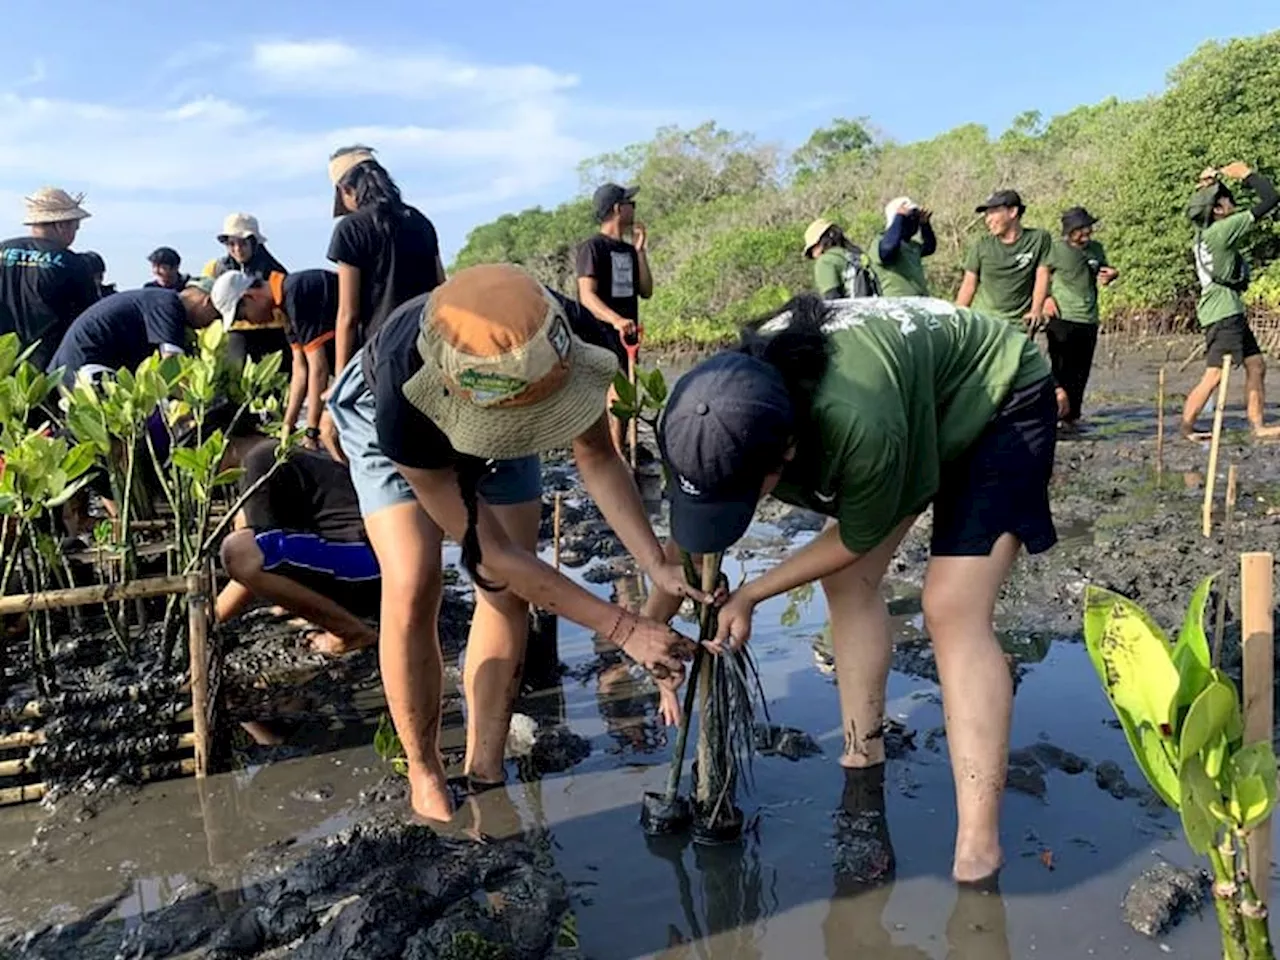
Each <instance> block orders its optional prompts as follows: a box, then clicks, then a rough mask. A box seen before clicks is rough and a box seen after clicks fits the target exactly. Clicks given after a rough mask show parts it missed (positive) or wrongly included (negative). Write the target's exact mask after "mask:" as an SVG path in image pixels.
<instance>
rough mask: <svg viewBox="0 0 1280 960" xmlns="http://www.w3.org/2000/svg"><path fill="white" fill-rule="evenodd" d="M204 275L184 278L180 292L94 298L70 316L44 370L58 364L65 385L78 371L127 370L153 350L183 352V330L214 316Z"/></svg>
mask: <svg viewBox="0 0 1280 960" xmlns="http://www.w3.org/2000/svg"><path fill="white" fill-rule="evenodd" d="M210 288H211V284H210V282H209V280H208V279H207V278H205V279H202V280H198V281H194V282H192V283H191V284H188V285H187V286H186V287H185V288H184V289H183V290H182V292H181V293H175V292H174V291H172V290H159V289H156V288H151V289H147V288H143V289H140V290H126V291H125V292H124V293H117V294H115V295H114V296H111V297H107V298H106V299H105V300H99V301H98V302H97V303H95V304H94V305H93V306H91V307H90V308H89V309H88V310H86V311H85V312H84V313H82V314H80V316H78V317H76V319H75V321H74V322H73V323H72V324H71V328H70V329H69V330H67V335H66V336H65V337H63V338H62V343H61V344H60V345H59V347H58V349H57V352H56V353H54V355H53V359H51V360H50V361H49V364H48V368H47V369H48V371H49V372H50V373H52V372H53V371H55V370H58V369H61V370H62V376H63V381H64V382H65V383H66V384H67V385H68V386H70V385H71V384H73V383H74V382H75V380H76V377H77V376H78V375H79V374H84V375H86V376H88V377H90V378H94V377H99V376H102V375H104V374H106V375H111V374H114V373H115V372H116V371H117V370H119V369H120V368H121V367H123V368H125V369H127V370H130V371H132V370H133V369H134V368H135V367H137V366H138V364H140V363H142V361H143V360H145V359H147V357H149V356H151V355H152V354H153V353H156V352H157V351H158V352H159V353H160V355H161V356H174V355H177V354H181V353H184V352H185V350H186V344H187V331H188V330H189V329H190V330H202V329H204V328H205V327H207V326H208V325H209V324H211V323H213V322H214V321H215V320H217V319H218V314H217V311H216V310H214V308H213V302H212V300H211V299H210Z"/></svg>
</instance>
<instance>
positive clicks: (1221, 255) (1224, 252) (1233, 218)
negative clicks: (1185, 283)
mask: <svg viewBox="0 0 1280 960" xmlns="http://www.w3.org/2000/svg"><path fill="white" fill-rule="evenodd" d="M1208 172H1210V171H1206V173H1208ZM1217 173H1218V174H1221V175H1223V176H1227V177H1230V178H1232V179H1233V180H1240V181H1242V182H1243V183H1244V185H1245V186H1246V187H1248V188H1249V189H1250V190H1252V191H1253V192H1254V193H1256V194H1257V195H1258V202H1257V203H1255V204H1254V205H1253V207H1252V209H1249V210H1238V209H1237V208H1236V201H1235V195H1234V194H1233V193H1232V192H1231V190H1230V189H1229V188H1228V187H1227V185H1226V184H1224V183H1222V182H1221V180H1220V179H1218V178H1217V177H1216V176H1215V177H1214V178H1213V179H1212V180H1211V181H1210V182H1209V185H1208V186H1204V187H1201V188H1200V189H1199V190H1197V191H1196V193H1195V194H1194V195H1193V196H1192V198H1191V202H1190V203H1189V204H1188V205H1187V217H1188V218H1189V219H1190V220H1191V222H1192V224H1194V226H1195V231H1196V235H1195V241H1194V243H1193V244H1192V248H1191V250H1192V254H1193V257H1194V262H1195V267H1196V278H1197V279H1198V280H1199V281H1200V299H1199V301H1198V302H1197V304H1196V318H1197V319H1198V320H1199V322H1200V328H1201V329H1202V330H1204V336H1205V371H1204V376H1203V377H1202V378H1201V379H1200V382H1199V383H1198V384H1196V385H1195V386H1194V387H1193V388H1192V389H1191V392H1190V393H1188V394H1187V402H1186V405H1185V406H1184V407H1183V408H1182V435H1183V436H1184V437H1188V438H1197V434H1196V432H1195V429H1196V420H1197V418H1198V417H1199V416H1200V411H1201V410H1203V409H1204V405H1205V404H1206V403H1208V402H1209V398H1210V397H1211V396H1213V394H1214V392H1215V391H1216V390H1217V389H1218V383H1219V382H1220V381H1221V379H1222V363H1223V357H1225V356H1228V355H1229V356H1230V357H1231V360H1232V362H1233V363H1234V364H1237V365H1239V364H1243V365H1244V392H1245V408H1246V412H1247V414H1248V417H1249V425H1250V427H1252V428H1253V435H1254V437H1255V438H1258V439H1268V440H1269V439H1274V438H1276V437H1280V427H1268V426H1266V425H1265V424H1264V417H1265V409H1266V385H1265V377H1266V369H1267V368H1266V362H1265V360H1264V359H1263V356H1262V350H1261V349H1260V348H1259V347H1258V341H1257V338H1255V337H1254V335H1253V329H1252V328H1251V327H1250V326H1249V320H1248V317H1247V316H1246V315H1245V307H1244V291H1245V290H1247V289H1248V287H1249V264H1248V262H1247V261H1246V260H1245V257H1244V254H1243V253H1242V252H1241V248H1242V247H1244V245H1245V243H1246V242H1247V241H1248V239H1249V236H1250V234H1251V233H1252V232H1253V227H1254V225H1255V224H1256V223H1257V222H1258V221H1259V220H1261V219H1262V218H1263V217H1266V216H1269V215H1270V214H1271V213H1273V212H1274V211H1275V209H1276V207H1277V206H1278V205H1280V196H1277V194H1276V189H1275V187H1274V186H1273V185H1272V183H1271V181H1270V180H1268V179H1267V178H1266V177H1264V176H1262V174H1260V173H1257V172H1256V171H1254V170H1251V169H1250V168H1249V166H1248V165H1247V164H1244V163H1241V162H1239V161H1236V162H1235V163H1230V164H1228V165H1227V166H1225V167H1223V168H1222V169H1221V170H1219V171H1217ZM1201 179H1202V180H1206V179H1208V178H1206V177H1205V176H1204V174H1202V175H1201Z"/></svg>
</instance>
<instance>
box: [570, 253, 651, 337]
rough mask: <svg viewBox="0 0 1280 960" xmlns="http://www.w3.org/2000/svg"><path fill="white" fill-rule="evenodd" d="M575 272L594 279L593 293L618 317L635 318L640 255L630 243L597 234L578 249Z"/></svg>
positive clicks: (637, 317)
mask: <svg viewBox="0 0 1280 960" xmlns="http://www.w3.org/2000/svg"><path fill="white" fill-rule="evenodd" d="M577 274H578V276H579V277H593V278H595V281H596V293H597V295H599V297H600V299H601V300H603V301H604V302H605V305H606V306H608V307H609V309H610V310H612V311H614V312H615V313H617V314H618V316H620V317H624V318H625V319H627V320H637V319H639V317H640V296H639V294H638V293H637V291H636V283H637V282H638V281H639V279H640V256H639V254H637V253H636V248H635V247H633V246H632V245H631V244H629V243H624V242H623V241H622V240H615V239H613V237H606V236H605V235H604V234H603V233H597V234H596V235H595V236H594V237H592V238H591V239H590V240H587V241H586V242H584V243H583V244H582V246H580V247H579V248H578V262H577Z"/></svg>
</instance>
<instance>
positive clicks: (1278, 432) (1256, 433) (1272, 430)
mask: <svg viewBox="0 0 1280 960" xmlns="http://www.w3.org/2000/svg"><path fill="white" fill-rule="evenodd" d="M1253 439H1255V440H1262V441H1266V440H1280V427H1254V429H1253Z"/></svg>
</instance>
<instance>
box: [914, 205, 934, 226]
mask: <svg viewBox="0 0 1280 960" xmlns="http://www.w3.org/2000/svg"><path fill="white" fill-rule="evenodd" d="M916 212H917V213H918V214H919V216H920V222H921V223H928V222H929V221H931V220H932V219H933V211H932V210H930V209H929V208H928V207H921V208H920V209H919V210H917V211H916Z"/></svg>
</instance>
